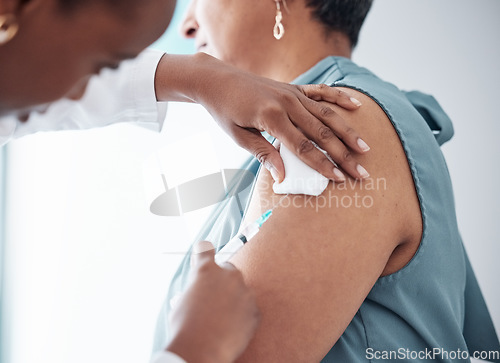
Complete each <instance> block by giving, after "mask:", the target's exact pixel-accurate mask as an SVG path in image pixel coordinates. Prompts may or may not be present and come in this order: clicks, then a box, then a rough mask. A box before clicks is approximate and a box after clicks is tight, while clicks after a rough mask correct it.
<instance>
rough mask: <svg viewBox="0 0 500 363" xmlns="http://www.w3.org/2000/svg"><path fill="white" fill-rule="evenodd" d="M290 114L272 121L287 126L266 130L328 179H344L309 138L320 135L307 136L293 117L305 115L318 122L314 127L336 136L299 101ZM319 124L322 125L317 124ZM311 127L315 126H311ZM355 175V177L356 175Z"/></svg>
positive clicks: (313, 138) (333, 136)
mask: <svg viewBox="0 0 500 363" xmlns="http://www.w3.org/2000/svg"><path fill="white" fill-rule="evenodd" d="M292 114H293V116H290V117H289V118H288V119H284V120H282V122H281V123H280V122H274V124H276V125H280V124H281V125H286V124H289V126H287V127H278V126H274V127H267V128H266V130H267V132H268V133H269V134H270V135H272V136H274V137H276V138H277V139H278V140H280V141H281V142H282V143H283V144H284V145H285V146H286V147H287V148H288V149H289V150H290V151H292V152H293V153H294V154H295V155H297V157H298V158H299V159H300V160H302V161H303V162H304V163H306V164H307V165H309V166H310V167H311V168H313V169H314V170H316V171H317V172H318V173H320V174H322V175H324V176H325V177H327V178H328V179H331V180H334V181H335V182H343V181H345V179H346V178H345V175H344V174H343V173H342V172H341V171H340V170H339V169H338V168H337V167H336V166H335V165H334V164H333V163H332V162H331V161H330V160H329V159H328V158H327V157H326V155H325V154H324V153H323V152H321V151H320V150H318V149H317V148H316V147H315V146H314V144H313V143H312V142H311V140H310V139H312V140H315V139H316V140H317V139H318V136H320V135H318V134H315V135H314V137H312V136H311V137H307V136H306V135H305V134H304V133H303V132H302V131H301V130H299V129H298V128H297V127H296V125H294V122H293V119H294V118H295V117H298V118H304V117H307V118H308V119H309V121H308V122H311V123H314V122H316V123H317V124H318V125H316V127H318V128H319V129H321V130H328V131H329V133H330V134H331V135H332V138H333V139H336V136H335V135H334V134H333V133H332V131H331V130H330V129H328V128H327V127H326V126H325V125H323V124H322V123H321V122H320V121H318V120H317V119H316V118H315V117H314V116H313V115H311V114H310V113H308V112H307V111H306V110H304V108H303V107H302V105H300V102H298V105H297V110H293V113H292ZM274 121H276V120H274ZM319 124H320V125H322V126H319ZM313 128H315V127H314V126H313ZM321 137H322V136H321ZM337 141H338V140H337ZM355 177H357V175H356V176H355Z"/></svg>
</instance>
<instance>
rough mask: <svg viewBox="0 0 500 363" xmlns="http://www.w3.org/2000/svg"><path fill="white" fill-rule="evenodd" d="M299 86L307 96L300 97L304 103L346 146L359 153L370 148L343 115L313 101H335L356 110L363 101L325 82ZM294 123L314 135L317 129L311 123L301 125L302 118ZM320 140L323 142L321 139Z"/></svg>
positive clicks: (346, 107)
mask: <svg viewBox="0 0 500 363" xmlns="http://www.w3.org/2000/svg"><path fill="white" fill-rule="evenodd" d="M297 88H298V89H299V90H300V91H301V92H302V93H303V94H304V95H305V96H306V97H307V98H301V99H300V101H301V103H302V105H303V106H304V107H305V108H306V109H307V110H308V111H309V112H310V113H312V114H313V115H314V116H315V117H316V118H317V119H318V120H320V121H321V122H323V123H324V124H325V125H326V126H328V127H329V128H330V129H331V130H332V131H333V132H334V133H335V135H336V136H337V137H338V138H339V139H341V140H342V142H343V143H344V144H345V145H346V146H349V147H350V148H351V149H352V150H354V151H356V152H359V153H365V152H367V151H369V150H370V147H369V146H368V145H367V144H366V142H364V141H363V139H362V138H361V137H360V135H359V133H358V132H357V131H356V130H354V129H353V128H352V127H349V125H348V124H347V123H346V122H345V121H344V119H342V117H340V116H339V115H338V114H337V113H336V112H335V111H333V110H332V109H331V108H329V107H328V106H326V105H324V104H320V103H318V102H313V101H311V100H315V101H327V102H330V103H335V104H337V105H339V106H341V107H343V108H345V109H348V110H356V109H358V108H359V107H360V106H361V102H360V101H359V100H357V99H356V98H354V97H351V96H350V95H349V94H348V93H347V92H344V91H342V90H340V89H338V88H335V87H329V86H327V85H325V84H319V85H305V86H297ZM307 120H308V119H307V118H305V119H304V121H307ZM294 123H296V125H297V126H299V127H301V128H302V129H303V130H304V131H306V132H307V133H308V134H312V135H314V133H315V130H313V129H312V128H310V126H313V125H311V123H309V125H306V127H308V128H304V127H303V126H302V125H301V123H300V119H298V120H296V121H294ZM316 127H317V126H316ZM327 136H328V134H327ZM313 141H316V139H314V138H313ZM318 141H320V142H321V139H319V140H318ZM318 145H319V143H318ZM325 150H326V149H325ZM327 151H328V150H327ZM337 153H338V150H337ZM330 155H331V154H330ZM334 160H335V159H334ZM337 161H340V160H335V162H337Z"/></svg>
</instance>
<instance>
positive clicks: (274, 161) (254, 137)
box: [232, 126, 285, 183]
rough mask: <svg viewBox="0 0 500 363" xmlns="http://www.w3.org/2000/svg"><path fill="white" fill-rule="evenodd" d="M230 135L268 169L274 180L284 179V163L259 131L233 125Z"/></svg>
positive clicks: (280, 180)
mask: <svg viewBox="0 0 500 363" xmlns="http://www.w3.org/2000/svg"><path fill="white" fill-rule="evenodd" d="M232 136H233V138H234V139H235V140H236V142H237V143H238V145H240V146H241V147H242V148H245V149H247V150H248V151H249V152H251V153H252V154H253V155H254V156H255V157H256V158H257V160H259V162H260V163H261V164H262V165H263V166H264V167H265V168H266V169H267V170H269V172H270V173H271V175H272V177H273V179H274V180H275V181H276V182H278V183H281V182H282V181H283V179H285V165H284V164H283V160H282V159H281V155H280V153H279V151H278V150H276V148H275V147H274V146H273V145H272V144H271V143H269V142H268V141H267V140H266V139H265V138H264V136H262V134H261V133H260V131H258V130H256V129H247V128H243V127H239V126H235V127H234V129H233V130H232Z"/></svg>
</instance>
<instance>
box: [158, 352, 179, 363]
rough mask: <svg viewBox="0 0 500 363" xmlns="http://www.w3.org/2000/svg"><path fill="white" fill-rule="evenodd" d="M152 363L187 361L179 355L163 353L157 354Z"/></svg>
mask: <svg viewBox="0 0 500 363" xmlns="http://www.w3.org/2000/svg"><path fill="white" fill-rule="evenodd" d="M150 363H186V361H185V360H184V359H182V358H181V357H179V356H178V355H177V354H174V353H171V352H168V351H163V352H161V353H157V354H155V355H154V356H153V359H152V360H151V362H150Z"/></svg>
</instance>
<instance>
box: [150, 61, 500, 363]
mask: <svg viewBox="0 0 500 363" xmlns="http://www.w3.org/2000/svg"><path fill="white" fill-rule="evenodd" d="M294 83H296V84H319V83H325V84H328V85H331V86H341V87H349V88H352V89H355V90H358V91H360V92H362V93H364V94H366V95H368V96H369V97H370V98H372V99H373V100H374V101H375V102H377V103H378V105H379V106H380V107H381V108H382V109H383V110H384V112H385V113H386V115H387V116H388V118H389V120H390V121H391V122H392V124H393V126H394V129H395V130H396V132H397V134H398V136H399V138H400V140H401V144H402V146H403V149H404V151H405V154H406V157H407V160H408V164H409V166H410V170H411V173H412V176H413V181H414V184H415V188H416V191H417V195H418V199H419V203H420V209H421V214H422V222H423V236H422V240H421V243H420V246H419V248H418V251H417V252H416V254H415V255H414V257H413V258H412V259H411V261H410V262H409V263H408V264H407V265H406V266H405V267H404V268H402V269H401V270H399V271H397V272H396V273H393V274H391V275H388V276H384V277H381V278H379V279H378V281H377V282H376V283H375V285H374V286H373V288H372V290H371V291H370V293H369V294H368V296H367V297H366V299H365V301H364V302H363V304H362V305H361V307H360V308H359V310H358V311H357V313H356V315H355V316H354V318H353V319H352V321H351V323H350V325H349V326H348V327H347V329H346V330H345V332H344V333H343V335H342V336H341V337H340V339H339V340H338V341H337V342H336V343H335V344H334V342H332V349H331V350H330V351H329V353H328V354H327V355H326V356H325V357H324V359H323V360H322V362H400V361H411V362H419V361H436V362H462V361H463V362H467V361H470V358H471V357H473V355H474V354H478V353H481V352H482V353H483V354H485V353H484V352H486V353H488V352H490V353H489V354H490V361H495V362H500V359H499V356H498V355H499V354H500V344H499V342H498V337H497V335H496V332H495V329H494V326H493V323H492V320H491V318H490V314H489V312H488V309H487V307H486V304H485V301H484V299H483V296H482V293H481V291H480V288H479V285H478V283H477V281H476V278H475V275H474V272H473V270H472V267H471V265H470V262H469V260H468V257H467V254H466V252H465V249H464V246H463V243H462V240H461V237H460V233H459V231H458V226H457V220H456V215H455V205H454V197H453V192H452V185H451V180H450V176H449V173H448V169H447V166H446V162H445V160H444V157H443V154H442V153H441V150H440V145H441V144H443V143H444V142H446V141H448V140H449V139H450V138H451V137H452V135H453V127H452V124H451V121H450V119H449V118H448V116H447V115H446V114H445V113H444V112H443V110H442V109H441V107H440V106H439V105H438V103H437V102H436V101H435V100H434V98H432V97H431V96H427V95H424V94H422V93H420V92H402V91H400V90H399V89H397V88H396V87H395V86H394V85H392V84H390V83H387V82H384V81H382V80H381V79H380V78H378V77H376V76H375V75H374V74H373V73H371V72H370V71H368V70H367V69H365V68H362V67H359V66H357V65H356V64H355V63H353V62H352V61H350V60H349V59H346V58H342V57H328V58H325V59H323V60H322V61H321V62H319V63H318V64H317V65H315V66H314V67H313V68H311V69H310V70H308V71H307V72H306V73H304V74H302V75H301V76H300V77H298V78H297V79H296V80H295V81H294ZM242 169H243V170H245V171H247V172H248V171H250V172H252V173H253V174H254V175H257V173H258V169H259V163H258V162H257V161H256V160H253V158H250V159H249V160H248V161H247V162H246V163H245V165H243V167H242ZM246 175H248V174H247V173H245V176H246ZM244 179H245V178H243V177H242V178H240V179H238V178H235V179H234V180H233V181H232V186H233V194H234V195H235V196H234V197H231V198H226V199H224V200H223V201H222V202H221V203H219V204H218V205H217V206H216V208H215V209H214V211H213V213H212V215H211V217H210V218H209V219H208V221H207V223H206V224H205V226H204V228H203V229H202V230H201V232H200V234H199V235H198V237H197V238H196V240H195V242H196V241H199V240H209V241H211V242H213V243H214V244H215V246H216V247H217V249H220V248H221V247H222V246H223V245H224V244H225V243H226V242H227V241H229V239H230V238H232V237H233V236H234V235H235V234H236V233H237V232H238V229H239V227H240V223H241V221H242V216H243V213H244V211H245V210H246V207H247V205H248V202H249V200H250V196H251V192H252V189H253V184H254V183H253V182H252V183H251V185H250V186H249V187H246V188H245V186H246V181H245V180H244ZM249 243H251V242H249ZM189 269H190V263H189V254H188V255H187V256H186V258H185V259H184V260H183V262H182V263H181V265H180V267H179V269H178V270H177V273H176V274H175V276H174V278H173V280H172V282H171V284H170V288H169V292H168V296H167V300H166V303H165V304H164V306H163V308H162V311H161V313H160V316H159V319H158V324H157V330H156V336H155V345H154V351H158V350H161V349H163V348H164V346H165V344H166V342H167V341H168V339H169V337H168V319H167V316H168V313H169V309H170V307H169V301H170V299H171V298H172V297H173V296H175V295H176V294H177V293H178V292H181V291H183V290H184V288H185V286H186V284H187V283H188V273H189ZM339 293H341V292H339ZM495 355H496V359H491V357H493V358H495Z"/></svg>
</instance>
